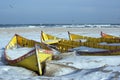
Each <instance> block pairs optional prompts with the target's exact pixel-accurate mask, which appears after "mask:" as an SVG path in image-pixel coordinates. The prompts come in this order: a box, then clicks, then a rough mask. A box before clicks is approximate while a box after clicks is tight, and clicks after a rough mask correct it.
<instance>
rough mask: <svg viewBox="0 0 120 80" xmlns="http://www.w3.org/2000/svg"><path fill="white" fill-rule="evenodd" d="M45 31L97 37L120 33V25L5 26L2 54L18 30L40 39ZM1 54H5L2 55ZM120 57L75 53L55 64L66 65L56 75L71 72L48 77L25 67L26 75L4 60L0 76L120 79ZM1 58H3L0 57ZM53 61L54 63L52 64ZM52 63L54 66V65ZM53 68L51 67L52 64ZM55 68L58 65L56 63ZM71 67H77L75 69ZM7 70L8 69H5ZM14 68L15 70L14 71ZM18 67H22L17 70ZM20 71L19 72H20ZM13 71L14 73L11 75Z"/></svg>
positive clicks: (27, 79) (1, 31)
mask: <svg viewBox="0 0 120 80" xmlns="http://www.w3.org/2000/svg"><path fill="white" fill-rule="evenodd" d="M41 30H42V31H45V32H46V33H49V34H52V35H55V36H58V37H62V38H66V39H68V36H67V31H70V32H73V33H77V34H81V35H86V36H93V37H100V32H101V31H103V32H105V33H109V34H113V35H117V36H119V35H120V28H6V29H4V28H2V29H0V44H1V45H0V54H3V50H4V48H5V46H6V45H7V43H8V42H9V41H10V39H11V38H12V37H13V36H14V34H15V33H18V34H20V35H22V36H24V37H26V38H29V39H33V40H36V41H40V31H41ZM0 56H1V55H0ZM119 59H120V56H105V57H102V56H101V57H95V56H91V57H89V56H87V57H86V56H74V57H71V56H70V57H64V58H63V59H62V60H58V61H55V62H54V61H53V62H52V63H54V65H57V66H59V65H58V64H60V65H64V66H66V65H67V67H66V69H65V70H64V68H62V69H60V70H61V71H59V72H58V71H56V72H54V73H56V74H53V75H55V76H59V75H61V72H62V73H63V74H64V73H68V72H69V71H70V73H69V74H66V75H64V76H61V77H46V76H42V77H41V76H34V75H33V76H31V74H32V73H33V72H28V70H26V69H24V68H23V69H24V72H25V74H26V75H24V76H23V74H21V72H22V71H23V70H22V68H19V67H17V69H16V67H15V68H13V67H12V66H6V65H4V64H3V63H2V62H1V61H0V65H1V66H0V67H1V69H0V72H2V73H1V74H0V79H3V80H16V79H17V80H19V79H23V80H38V79H41V80H48V79H49V80H70V79H72V80H119V79H120V68H119V67H120V60H119ZM0 60H1V59H0ZM49 64H50V63H49ZM51 66H52V65H51ZM48 67H49V66H48ZM53 67H55V66H53ZM71 67H74V68H77V69H78V70H77V71H76V69H73V68H71ZM4 69H5V70H6V71H4ZM10 69H12V71H11V70H10ZM16 70H19V71H17V72H15V71H16ZM16 73H17V74H16ZM10 74H12V75H13V76H11V75H10Z"/></svg>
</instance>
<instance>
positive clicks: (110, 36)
mask: <svg viewBox="0 0 120 80" xmlns="http://www.w3.org/2000/svg"><path fill="white" fill-rule="evenodd" d="M101 37H102V38H119V39H120V37H117V36H113V35H110V34H106V33H103V32H102V31H101Z"/></svg>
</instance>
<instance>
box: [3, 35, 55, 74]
mask: <svg viewBox="0 0 120 80" xmlns="http://www.w3.org/2000/svg"><path fill="white" fill-rule="evenodd" d="M52 54H53V52H52V50H51V49H50V48H49V47H47V46H46V45H45V44H43V43H39V42H36V41H34V40H29V39H26V38H24V37H22V36H20V35H18V34H15V35H14V37H13V38H12V39H11V41H10V42H9V43H8V45H7V46H6V48H5V51H4V57H5V60H6V62H7V63H8V64H10V65H12V66H21V67H25V68H27V69H29V70H32V71H35V72H37V73H38V74H39V75H42V74H44V69H45V62H46V60H51V59H52Z"/></svg>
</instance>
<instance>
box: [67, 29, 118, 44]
mask: <svg viewBox="0 0 120 80" xmlns="http://www.w3.org/2000/svg"><path fill="white" fill-rule="evenodd" d="M68 35H69V40H72V41H78V42H83V41H86V42H94V43H101V42H107V43H120V39H118V38H110V39H109V38H105V37H99V38H95V37H88V36H82V35H78V34H73V33H70V32H69V31H68Z"/></svg>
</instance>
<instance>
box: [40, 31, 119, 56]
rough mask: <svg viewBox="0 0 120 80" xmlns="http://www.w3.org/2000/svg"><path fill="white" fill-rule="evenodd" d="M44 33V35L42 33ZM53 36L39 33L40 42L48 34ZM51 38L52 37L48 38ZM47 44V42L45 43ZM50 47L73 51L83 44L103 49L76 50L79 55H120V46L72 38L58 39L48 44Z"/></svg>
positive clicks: (47, 38) (60, 50) (47, 37)
mask: <svg viewBox="0 0 120 80" xmlns="http://www.w3.org/2000/svg"><path fill="white" fill-rule="evenodd" d="M43 33H44V35H43ZM47 35H49V36H52V37H53V40H54V39H55V36H53V35H50V34H46V33H45V32H42V33H41V39H42V40H43V41H42V42H43V43H44V42H46V41H45V40H49V36H47ZM45 38H46V39H45ZM50 40H52V38H50ZM46 44H49V43H46ZM50 46H51V47H54V48H55V49H56V50H58V51H59V52H61V53H64V52H68V51H73V50H74V48H77V47H81V46H83V47H84V46H85V47H90V48H97V49H103V50H101V51H92V52H91V51H85V50H84V51H83V50H77V53H78V54H80V55H102V56H103V55H120V46H110V45H100V44H98V43H93V42H78V41H72V40H65V39H60V40H59V41H57V42H55V43H52V44H50Z"/></svg>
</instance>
